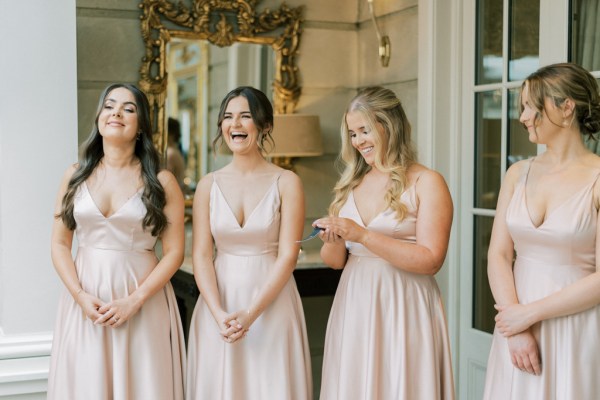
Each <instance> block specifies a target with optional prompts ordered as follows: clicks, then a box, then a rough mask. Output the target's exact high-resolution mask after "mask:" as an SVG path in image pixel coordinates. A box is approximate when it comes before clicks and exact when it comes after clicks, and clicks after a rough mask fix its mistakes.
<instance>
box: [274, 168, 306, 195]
mask: <svg viewBox="0 0 600 400" xmlns="http://www.w3.org/2000/svg"><path fill="white" fill-rule="evenodd" d="M279 190H280V191H281V192H282V193H284V192H288V191H290V192H298V191H302V181H301V180H300V177H299V176H298V175H296V174H295V173H294V172H292V171H289V170H286V169H282V171H281V174H280V176H279Z"/></svg>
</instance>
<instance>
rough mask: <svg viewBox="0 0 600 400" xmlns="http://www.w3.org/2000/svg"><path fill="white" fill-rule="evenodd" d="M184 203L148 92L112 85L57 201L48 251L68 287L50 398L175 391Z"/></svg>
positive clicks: (173, 395)
mask: <svg viewBox="0 0 600 400" xmlns="http://www.w3.org/2000/svg"><path fill="white" fill-rule="evenodd" d="M183 209H184V206H183V196H182V194H181V190H180V189H179V185H178V183H177V180H176V179H175V178H174V176H173V175H172V174H171V173H170V172H168V171H165V170H161V168H160V160H159V155H158V153H157V151H156V149H155V148H154V145H153V143H152V129H151V126H150V116H149V105H148V100H147V99H146V96H145V95H144V94H143V93H142V92H141V91H140V90H139V89H138V88H136V87H135V86H133V85H129V84H114V85H110V86H109V87H107V88H106V89H105V90H104V92H103V93H102V95H101V97H100V104H99V105H98V112H97V114H96V120H95V123H94V128H93V130H92V133H91V135H90V137H89V139H88V140H87V141H86V142H85V144H84V146H83V156H82V158H81V160H80V162H79V163H78V164H75V165H73V166H71V167H70V168H69V169H68V170H67V171H66V173H65V175H64V178H63V182H62V184H61V186H60V190H59V193H58V197H57V202H56V218H55V221H54V226H53V230H52V261H53V263H54V266H55V268H56V271H57V272H58V275H59V276H60V278H61V280H62V281H63V283H64V285H65V287H66V289H67V290H66V291H65V293H64V294H63V296H62V297H61V299H60V304H59V308H58V315H57V321H56V329H55V331H54V341H53V344H52V356H51V362H50V376H49V378H48V399H51V400H52V399H55V400H64V399H85V400H96V399H98V400H117V399H118V400H131V399H144V400H152V399H154V400H167V399H174V400H181V399H182V398H183V368H184V365H185V352H184V343H183V335H182V329H181V322H180V319H179V314H178V310H177V304H176V301H175V294H174V292H173V289H172V287H171V284H170V283H169V279H170V278H171V276H172V275H173V274H174V273H175V271H176V270H177V269H178V268H179V266H180V265H181V262H182V260H183V246H184V245H183V243H184V237H183ZM75 235H76V236H77V255H76V257H75V259H73V257H72V256H71V247H72V245H73V238H74V236H75ZM158 239H160V241H161V243H162V257H161V258H160V260H159V259H158V258H157V256H156V254H155V250H154V248H155V244H156V242H157V240H158Z"/></svg>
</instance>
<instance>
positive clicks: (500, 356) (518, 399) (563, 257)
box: [484, 159, 600, 400]
mask: <svg viewBox="0 0 600 400" xmlns="http://www.w3.org/2000/svg"><path fill="white" fill-rule="evenodd" d="M532 162H533V159H531V160H530V161H529V162H528V163H527V167H526V168H524V170H525V171H524V173H523V174H522V176H521V177H520V179H519V181H518V182H517V184H516V186H515V190H514V193H513V197H512V199H511V201H510V203H509V205H508V208H507V210H506V224H507V225H508V230H509V232H510V235H511V237H512V239H513V242H514V246H515V250H516V253H517V258H516V261H515V264H514V268H513V273H514V280H515V287H516V290H517V296H518V298H519V302H520V303H522V304H527V303H531V302H533V301H536V300H539V299H543V298H544V297H547V296H549V295H551V294H553V293H555V292H557V291H559V290H561V289H562V288H564V287H566V286H568V285H570V284H572V283H574V282H576V281H577V280H579V279H582V278H584V277H586V276H588V275H590V274H592V273H594V272H595V271H596V226H597V222H598V211H597V210H596V206H595V204H594V199H593V190H594V185H595V184H596V181H597V180H598V176H596V177H595V178H594V179H592V180H590V182H588V183H587V184H586V185H584V186H583V187H582V188H581V189H579V190H577V191H575V192H574V193H572V194H571V196H570V197H568V198H567V200H566V201H565V202H564V203H562V204H561V205H560V206H559V207H557V208H556V209H554V210H552V211H551V212H550V213H549V214H548V215H547V216H546V219H545V220H544V222H543V223H542V224H541V225H540V226H537V227H536V226H535V225H534V224H533V223H532V221H531V218H530V215H529V212H528V209H527V203H526V195H525V188H526V183H527V176H528V174H529V168H530V166H531V163H532ZM532 332H533V335H534V336H535V338H536V340H537V344H538V347H539V351H540V355H541V359H542V374H541V375H539V376H535V375H532V374H529V373H527V372H523V371H521V370H519V369H518V368H516V367H515V366H513V364H512V362H511V356H510V353H509V350H508V342H507V339H506V338H505V337H504V336H502V335H501V334H500V333H499V332H498V331H497V330H496V331H495V332H494V337H493V341H492V348H491V351H490V356H489V360H488V367H487V373H486V384H485V394H484V399H486V400H494V399H498V400H522V399H527V400H542V399H543V400H574V399H577V400H593V399H598V398H599V396H600V306H595V307H592V308H591V309H588V310H586V311H583V312H580V313H577V314H572V315H567V316H564V317H559V318H552V319H548V320H544V321H541V322H539V323H537V324H535V325H533V327H532Z"/></svg>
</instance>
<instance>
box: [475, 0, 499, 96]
mask: <svg viewBox="0 0 600 400" xmlns="http://www.w3.org/2000/svg"><path fill="white" fill-rule="evenodd" d="M503 3H504V2H502V1H498V0H481V1H478V2H477V36H476V37H477V42H476V52H477V54H476V59H477V61H476V63H477V65H476V67H475V70H476V76H475V82H476V83H477V84H479V85H480V84H484V83H494V82H501V81H502V13H503Z"/></svg>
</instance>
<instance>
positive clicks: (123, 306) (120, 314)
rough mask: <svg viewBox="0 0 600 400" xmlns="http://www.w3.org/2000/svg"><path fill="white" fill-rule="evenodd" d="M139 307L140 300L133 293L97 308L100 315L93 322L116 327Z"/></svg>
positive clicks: (140, 305) (131, 315)
mask: <svg viewBox="0 0 600 400" xmlns="http://www.w3.org/2000/svg"><path fill="white" fill-rule="evenodd" d="M141 307H142V302H141V301H140V300H139V299H138V298H137V296H135V295H134V294H131V295H129V296H127V297H125V298H122V299H117V300H113V301H111V302H109V303H106V304H105V305H103V306H102V307H100V308H99V309H98V312H99V313H100V314H102V316H101V317H100V318H98V319H97V320H96V321H94V324H96V325H102V326H110V327H111V328H118V327H119V326H121V325H123V324H124V323H125V322H127V320H128V319H129V318H131V317H133V316H134V315H135V313H137V312H138V311H139V309H140V308H141Z"/></svg>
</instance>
